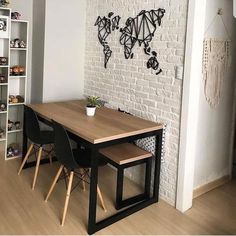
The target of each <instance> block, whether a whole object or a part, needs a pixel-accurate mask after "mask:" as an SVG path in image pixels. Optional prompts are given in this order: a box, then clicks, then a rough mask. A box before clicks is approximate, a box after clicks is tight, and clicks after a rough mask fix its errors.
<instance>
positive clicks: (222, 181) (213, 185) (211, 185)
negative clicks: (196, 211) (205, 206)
mask: <svg viewBox="0 0 236 236" xmlns="http://www.w3.org/2000/svg"><path fill="white" fill-rule="evenodd" d="M230 179H231V177H230V176H229V175H225V176H223V177H221V178H219V179H216V180H214V181H212V182H210V183H207V184H204V185H203V186H201V187H198V188H196V189H194V190H193V198H196V197H199V196H201V195H203V194H204V193H207V192H209V191H211V190H213V189H215V188H218V187H220V186H222V185H224V184H226V183H228V182H229V181H230Z"/></svg>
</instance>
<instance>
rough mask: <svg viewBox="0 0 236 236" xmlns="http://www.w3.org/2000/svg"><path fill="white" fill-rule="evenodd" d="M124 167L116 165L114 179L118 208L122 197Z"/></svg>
mask: <svg viewBox="0 0 236 236" xmlns="http://www.w3.org/2000/svg"><path fill="white" fill-rule="evenodd" d="M123 184H124V169H123V168H122V167H118V169H117V181H116V209H117V210H119V209H120V208H121V207H120V205H121V202H122V198H123Z"/></svg>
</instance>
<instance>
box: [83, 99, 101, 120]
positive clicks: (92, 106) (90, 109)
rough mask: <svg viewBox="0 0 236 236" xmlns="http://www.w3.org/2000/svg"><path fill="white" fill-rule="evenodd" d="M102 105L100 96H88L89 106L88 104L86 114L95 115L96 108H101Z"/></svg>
mask: <svg viewBox="0 0 236 236" xmlns="http://www.w3.org/2000/svg"><path fill="white" fill-rule="evenodd" d="M101 106H102V103H101V101H100V100H99V97H96V96H89V97H88V98H87V106H86V114H87V116H94V115H95V112H96V108H100V107H101Z"/></svg>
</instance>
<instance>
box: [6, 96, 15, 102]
mask: <svg viewBox="0 0 236 236" xmlns="http://www.w3.org/2000/svg"><path fill="white" fill-rule="evenodd" d="M14 98H15V96H14V95H9V97H8V102H9V103H12V100H13V99H14Z"/></svg>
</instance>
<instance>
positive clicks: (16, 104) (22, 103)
mask: <svg viewBox="0 0 236 236" xmlns="http://www.w3.org/2000/svg"><path fill="white" fill-rule="evenodd" d="M8 105H9V106H20V105H25V102H21V103H9V104H8Z"/></svg>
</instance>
